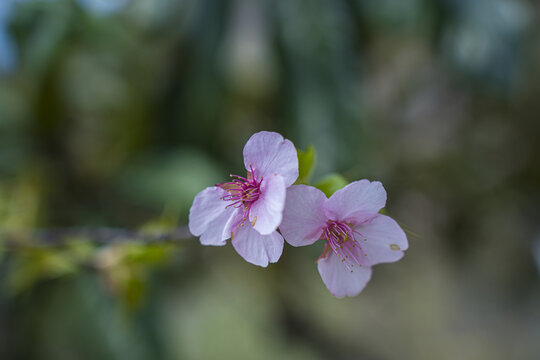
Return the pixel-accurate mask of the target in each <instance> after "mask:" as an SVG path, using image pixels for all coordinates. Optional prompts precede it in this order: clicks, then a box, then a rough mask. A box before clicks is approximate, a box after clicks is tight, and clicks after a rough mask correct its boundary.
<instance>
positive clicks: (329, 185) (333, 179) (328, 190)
mask: <svg viewBox="0 0 540 360" xmlns="http://www.w3.org/2000/svg"><path fill="white" fill-rule="evenodd" d="M347 184H348V183H347V180H345V178H344V177H343V176H341V175H340V174H337V173H332V174H329V175H327V176H325V177H323V178H322V179H321V180H319V181H317V183H316V184H315V187H316V188H317V189H319V190H321V191H322V192H323V193H325V194H326V196H328V197H330V196H332V194H333V193H335V192H336V191H338V190H339V189H342V188H344V187H345V186H346V185H347Z"/></svg>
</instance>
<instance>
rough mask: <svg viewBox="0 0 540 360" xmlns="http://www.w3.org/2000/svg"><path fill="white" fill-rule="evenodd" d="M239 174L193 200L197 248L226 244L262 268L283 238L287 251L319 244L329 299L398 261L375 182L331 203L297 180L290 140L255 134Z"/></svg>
mask: <svg viewBox="0 0 540 360" xmlns="http://www.w3.org/2000/svg"><path fill="white" fill-rule="evenodd" d="M244 165H245V168H246V175H245V176H238V175H231V178H232V179H231V181H230V182H225V183H221V184H216V185H215V186H212V187H208V188H206V189H204V190H203V191H201V192H200V193H199V194H197V196H196V197H195V199H194V201H193V205H192V207H191V210H190V213H189V229H190V231H191V233H192V234H193V235H195V236H200V241H201V243H202V244H203V245H214V246H221V245H225V244H226V240H227V239H231V243H232V245H233V247H234V249H235V250H236V251H237V252H238V254H240V255H241V256H242V257H243V258H244V259H245V260H246V261H248V262H250V263H252V264H255V265H259V266H262V267H266V266H268V263H275V262H277V261H278V260H279V258H280V256H281V254H282V252H283V244H284V239H285V241H287V242H288V243H289V244H290V245H292V246H306V245H311V244H313V243H314V242H316V241H317V240H322V241H324V242H325V245H324V250H323V252H322V254H321V256H320V257H319V259H318V260H317V267H318V270H319V274H320V275H321V278H322V280H323V282H324V284H325V285H326V287H327V288H328V289H329V290H330V292H331V293H332V295H334V296H336V297H338V298H341V297H344V296H355V295H357V294H359V293H360V292H361V291H362V289H363V288H364V287H365V286H366V284H367V283H368V281H369V280H370V278H371V271H372V270H371V269H372V266H373V265H375V264H379V263H385V262H394V261H397V260H399V259H401V257H403V251H404V250H406V249H407V247H408V242H407V238H406V236H405V233H404V232H403V230H402V229H401V228H400V226H399V225H398V224H397V223H396V222H395V221H394V220H393V219H392V218H390V217H388V216H386V215H382V214H380V213H379V212H380V210H381V209H382V208H384V206H385V203H386V191H385V190H384V187H383V186H382V184H381V183H380V182H378V181H373V182H370V181H368V180H360V181H355V182H352V183H350V184H349V185H347V186H345V187H344V188H343V189H340V190H338V191H336V192H335V193H334V194H333V195H331V196H330V198H327V197H326V195H325V194H324V193H323V192H322V191H321V190H319V189H317V188H315V187H312V186H308V185H293V184H294V183H295V181H296V180H297V178H298V156H297V152H296V148H295V147H294V145H293V143H292V142H291V141H289V140H287V139H284V138H283V137H282V136H281V135H280V134H278V133H274V132H264V131H263V132H259V133H256V134H254V135H253V136H252V137H251V138H250V139H249V140H248V142H247V143H246V145H245V147H244Z"/></svg>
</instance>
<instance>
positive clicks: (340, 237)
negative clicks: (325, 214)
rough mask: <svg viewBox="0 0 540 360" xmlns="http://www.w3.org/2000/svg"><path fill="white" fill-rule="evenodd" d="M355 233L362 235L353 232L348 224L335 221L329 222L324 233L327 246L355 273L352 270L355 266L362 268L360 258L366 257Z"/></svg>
mask: <svg viewBox="0 0 540 360" xmlns="http://www.w3.org/2000/svg"><path fill="white" fill-rule="evenodd" d="M355 233H356V234H358V235H361V234H360V233H358V232H357V231H354V230H352V229H351V227H350V226H349V225H348V224H345V223H343V222H341V221H334V220H329V221H328V222H327V225H326V228H325V229H324V231H323V236H324V237H325V238H326V244H327V246H329V247H330V248H331V249H332V251H333V252H334V253H335V254H336V255H337V256H338V257H339V258H340V259H341V261H342V262H343V263H344V264H345V266H346V267H347V269H349V270H350V271H353V270H352V268H353V267H354V265H355V264H356V265H357V266H362V264H361V262H360V257H361V256H366V255H365V253H364V252H363V250H362V248H361V247H360V244H359V243H358V241H357V240H356V238H355V236H354V235H355ZM325 250H326V249H325Z"/></svg>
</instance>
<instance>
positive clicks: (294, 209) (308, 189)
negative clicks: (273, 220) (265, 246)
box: [279, 185, 327, 246]
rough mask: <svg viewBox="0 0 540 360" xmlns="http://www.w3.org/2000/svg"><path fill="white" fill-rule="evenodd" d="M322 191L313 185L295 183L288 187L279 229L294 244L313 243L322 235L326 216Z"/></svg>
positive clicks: (324, 197) (324, 198)
mask: <svg viewBox="0 0 540 360" xmlns="http://www.w3.org/2000/svg"><path fill="white" fill-rule="evenodd" d="M326 201H327V199H326V196H325V195H324V193H323V192H322V191H320V190H319V189H317V188H314V187H312V186H307V185H293V186H291V187H290V188H288V189H287V200H286V201H285V210H283V220H282V222H281V225H280V226H279V229H280V230H281V233H282V234H283V237H284V238H285V240H286V241H287V242H288V243H289V244H291V245H292V246H305V245H311V244H313V243H314V242H315V241H317V240H319V238H320V237H321V234H322V231H323V228H324V226H325V225H326V220H327V219H326V216H325V215H324V203H325V202H326Z"/></svg>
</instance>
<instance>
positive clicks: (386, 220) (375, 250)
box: [354, 215, 409, 266]
mask: <svg viewBox="0 0 540 360" xmlns="http://www.w3.org/2000/svg"><path fill="white" fill-rule="evenodd" d="M354 230H355V231H357V232H359V233H360V234H362V236H360V235H357V240H358V243H359V244H360V246H361V247H362V250H363V251H364V253H365V254H366V257H367V260H368V264H369V265H370V266H371V265H375V264H378V263H388V262H394V261H398V260H399V259H401V258H402V257H403V250H407V248H408V247H409V244H408V242H407V237H406V236H405V232H403V230H402V229H401V228H400V227H399V225H398V224H397V222H395V221H394V220H393V219H392V218H390V217H388V216H385V215H377V216H376V217H374V218H373V219H372V220H370V221H369V222H367V223H364V224H361V225H358V226H356V227H355V229H354ZM366 239H367V240H366Z"/></svg>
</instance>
